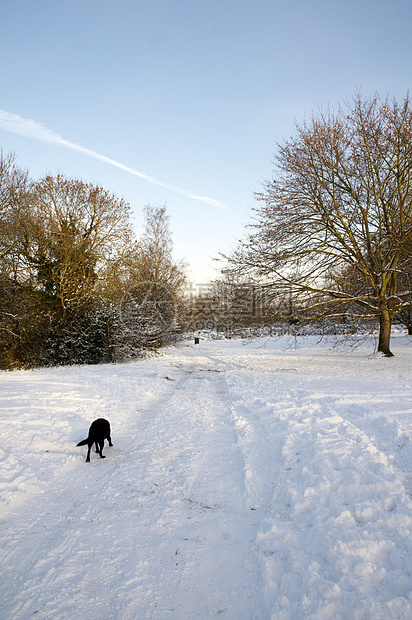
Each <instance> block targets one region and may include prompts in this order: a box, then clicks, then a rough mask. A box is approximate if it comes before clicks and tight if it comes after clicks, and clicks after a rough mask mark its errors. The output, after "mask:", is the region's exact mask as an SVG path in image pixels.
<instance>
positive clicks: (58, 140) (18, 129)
mask: <svg viewBox="0 0 412 620" xmlns="http://www.w3.org/2000/svg"><path fill="white" fill-rule="evenodd" d="M0 129H4V130H5V131H9V132H11V133H16V134H19V135H20V136H24V137H25V138H31V139H32V140H37V141H39V142H45V143H46V144H52V145H54V146H61V147H64V148H67V149H71V150H72V151H77V152H78V153H83V155H87V156H88V157H92V158H93V159H98V160H100V161H102V162H104V163H106V164H109V165H111V166H115V167H116V168H120V169H121V170H124V171H125V172H129V173H130V174H134V175H135V176H136V177H139V178H140V179H143V180H144V181H147V182H148V183H152V184H153V185H158V186H160V187H164V188H166V189H170V190H171V191H172V192H176V193H177V194H181V195H182V196H186V197H187V198H192V199H194V200H200V201H201V202H204V203H206V204H208V205H211V206H213V207H219V208H220V209H225V208H226V207H225V205H224V204H222V203H221V202H218V201H217V200H215V199H214V198H209V197H208V196H197V195H196V194H193V193H192V192H190V191H189V190H186V189H183V188H181V187H178V186H176V185H169V184H168V183H163V182H162V181H158V180H157V179H154V178H153V177H151V176H149V175H147V174H144V173H143V172H139V171H138V170H135V169H134V168H130V167H129V166H125V165H124V164H121V163H119V162H118V161H115V160H114V159H110V157H106V156H105V155H100V154H99V153H96V152H95V151H92V150H90V149H86V148H85V147H83V146H80V145H78V144H75V143H74V142H70V141H69V140H65V139H64V138H62V136H59V134H57V133H55V132H54V131H51V130H50V129H47V127H44V125H42V124H41V123H38V122H37V121H33V120H31V119H29V118H23V117H22V116H18V115H17V114H13V113H11V112H6V110H0Z"/></svg>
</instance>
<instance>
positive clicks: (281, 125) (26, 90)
mask: <svg viewBox="0 0 412 620" xmlns="http://www.w3.org/2000/svg"><path fill="white" fill-rule="evenodd" d="M411 32H412V2H411V0H391V1H389V0H387V1H385V2H383V1H381V0H339V1H338V0H282V1H280V0H271V1H269V0H70V1H69V0H0V58H1V66H0V110H1V111H2V112H0V148H2V149H3V152H6V153H7V152H9V151H14V152H15V153H16V155H17V161H18V163H19V164H20V165H21V166H22V167H24V168H27V169H28V170H29V171H30V174H31V176H32V177H33V178H37V177H39V176H41V175H43V174H46V173H51V174H57V173H58V172H61V173H64V174H66V175H67V176H71V177H77V178H81V179H83V180H84V181H87V182H93V183H97V184H100V185H102V186H103V187H105V188H106V189H108V190H110V191H112V192H114V193H115V194H116V195H118V196H119V197H122V198H124V199H125V200H127V201H128V202H129V203H130V204H131V206H132V208H133V212H134V214H135V226H136V232H137V234H138V235H139V234H140V232H141V230H142V211H143V207H144V205H145V204H147V203H150V204H153V205H164V204H166V207H167V212H168V214H169V215H170V224H171V229H172V232H173V238H174V248H175V251H174V254H175V257H176V258H183V259H186V260H187V261H188V263H189V265H190V270H189V275H190V278H191V280H192V281H193V283H194V284H200V283H202V282H205V281H207V280H208V279H209V278H211V277H214V276H215V275H216V274H215V271H214V270H213V262H212V260H211V258H213V257H215V256H217V255H218V253H219V252H220V251H228V250H230V248H231V247H234V245H235V243H236V239H238V238H239V237H240V236H241V235H242V234H243V231H244V225H245V224H246V223H248V221H249V220H250V210H251V207H252V206H253V205H254V204H255V200H254V192H256V191H259V190H260V188H261V183H262V181H263V180H264V179H268V178H270V177H271V173H272V169H273V166H272V161H273V156H274V153H275V151H276V143H278V142H282V140H284V139H287V138H288V137H289V136H290V135H291V134H292V133H293V131H294V122H295V120H297V121H298V122H299V121H301V120H303V118H304V116H305V115H308V114H310V113H311V111H313V110H316V108H317V107H318V106H320V105H327V104H330V105H331V107H332V108H333V107H336V106H337V104H338V103H345V102H346V101H350V100H351V98H352V96H353V94H354V92H355V90H356V89H358V88H360V89H361V90H362V92H363V93H364V94H365V95H369V94H373V93H375V92H378V93H380V94H382V95H386V94H389V95H390V96H395V97H397V98H402V97H404V96H405V94H406V93H407V91H408V90H409V89H410V88H411V77H412V43H411V40H412V37H411ZM27 121H32V122H27Z"/></svg>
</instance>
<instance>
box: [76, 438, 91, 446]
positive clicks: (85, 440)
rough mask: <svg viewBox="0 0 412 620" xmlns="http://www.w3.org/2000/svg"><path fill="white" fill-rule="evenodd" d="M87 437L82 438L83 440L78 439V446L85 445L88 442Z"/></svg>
mask: <svg viewBox="0 0 412 620" xmlns="http://www.w3.org/2000/svg"><path fill="white" fill-rule="evenodd" d="M88 441H89V439H83V441H79V443H78V444H77V445H78V446H85V445H86V444H87V443H88Z"/></svg>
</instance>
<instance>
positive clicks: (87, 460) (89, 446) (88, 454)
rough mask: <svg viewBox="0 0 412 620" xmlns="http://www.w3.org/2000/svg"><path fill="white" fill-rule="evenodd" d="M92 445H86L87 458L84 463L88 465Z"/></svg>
mask: <svg viewBox="0 0 412 620" xmlns="http://www.w3.org/2000/svg"><path fill="white" fill-rule="evenodd" d="M92 445H93V444H89V445H88V450H87V456H86V463H90V450H91V448H92Z"/></svg>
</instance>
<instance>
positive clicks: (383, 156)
mask: <svg viewBox="0 0 412 620" xmlns="http://www.w3.org/2000/svg"><path fill="white" fill-rule="evenodd" d="M275 164H276V173H275V176H274V178H273V180H271V181H268V182H266V183H265V185H264V189H263V191H262V192H260V193H258V194H257V198H258V200H259V201H260V202H261V205H260V206H258V207H257V208H256V209H255V220H254V222H253V223H252V232H251V233H250V234H249V235H248V237H247V238H246V239H245V240H244V241H243V242H241V243H240V245H239V247H238V248H237V250H236V251H235V252H234V254H233V255H232V256H230V257H228V260H229V265H230V267H229V269H231V270H233V271H234V272H235V273H238V274H246V275H247V276H248V277H249V278H253V279H255V280H256V281H258V282H262V281H263V282H265V283H266V284H267V285H268V286H272V287H277V288H278V289H279V290H283V291H287V290H288V289H289V290H293V294H294V295H296V296H298V295H299V294H302V295H304V297H305V298H306V299H307V297H308V294H309V295H310V296H313V297H314V298H315V302H314V303H313V305H312V309H313V310H314V311H315V312H316V311H317V310H319V308H320V307H322V309H323V316H324V317H332V316H333V317H336V316H337V315H340V314H345V313H346V312H348V311H349V312H352V313H354V314H355V313H356V310H355V308H356V307H358V308H360V311H361V312H360V314H361V315H362V316H366V317H367V316H369V317H375V318H377V319H378V320H379V325H380V330H379V344H378V350H379V351H381V352H382V353H383V354H385V355H386V356H391V355H392V353H391V350H390V334H391V324H392V320H393V317H394V316H395V315H396V314H398V313H400V312H402V311H406V310H407V309H408V308H410V307H411V291H410V284H409V283H408V280H407V279H406V278H403V274H405V273H406V272H408V273H410V261H411V256H410V251H409V248H410V247H411V245H410V244H411V238H412V109H411V103H410V99H409V96H407V97H405V99H404V100H403V101H401V102H400V103H397V102H396V101H395V100H394V101H390V100H389V99H384V100H382V99H381V98H380V97H379V96H375V97H371V98H364V97H363V96H362V95H361V94H357V95H356V96H355V98H354V101H353V105H352V106H351V107H349V106H348V108H347V109H346V110H344V109H343V108H339V110H338V112H337V113H332V112H331V111H330V110H327V111H322V110H321V111H320V112H319V113H317V114H314V115H312V116H311V117H310V119H309V120H308V121H306V122H304V123H302V124H301V125H296V135H295V136H294V137H292V138H291V139H290V140H289V141H286V142H285V143H284V144H283V145H279V147H278V153H277V155H276V157H275ZM309 307H310V305H309ZM306 312H308V306H307V305H306Z"/></svg>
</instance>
